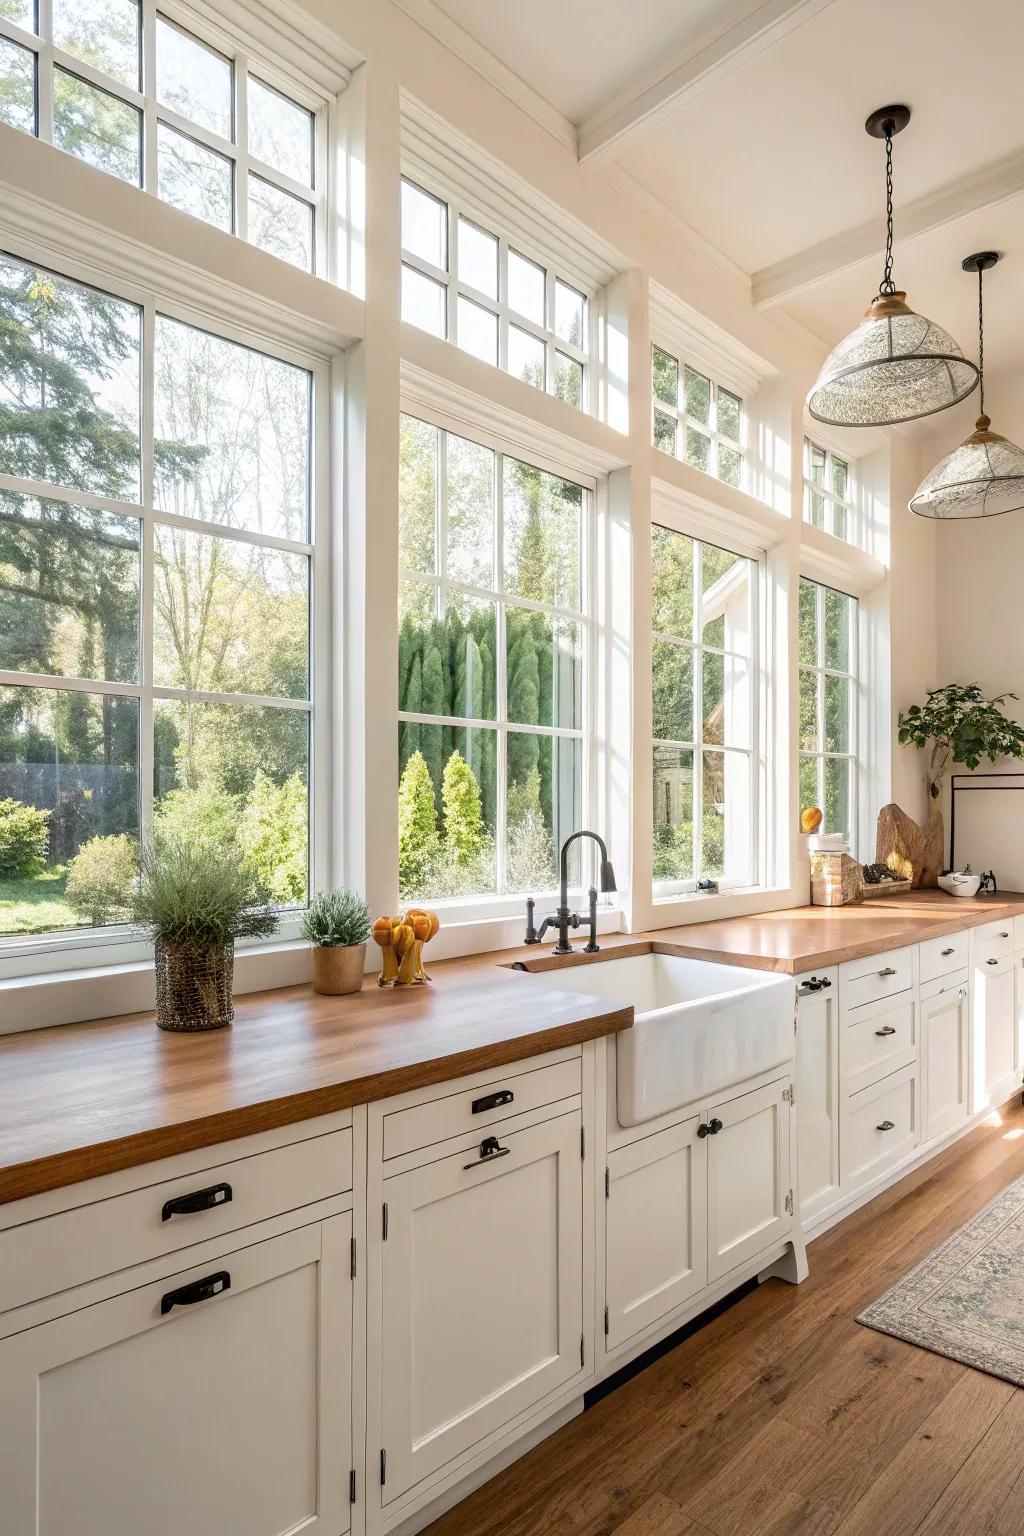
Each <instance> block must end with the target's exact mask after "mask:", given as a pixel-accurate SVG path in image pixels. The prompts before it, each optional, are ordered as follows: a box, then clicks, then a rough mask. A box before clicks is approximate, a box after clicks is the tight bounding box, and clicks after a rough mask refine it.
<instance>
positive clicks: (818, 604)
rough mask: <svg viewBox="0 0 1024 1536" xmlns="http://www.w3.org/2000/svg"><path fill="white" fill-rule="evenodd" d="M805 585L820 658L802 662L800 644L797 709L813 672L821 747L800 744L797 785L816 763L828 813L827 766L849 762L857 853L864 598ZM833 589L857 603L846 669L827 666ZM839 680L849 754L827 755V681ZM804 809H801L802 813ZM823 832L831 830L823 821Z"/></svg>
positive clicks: (820, 793) (814, 580) (849, 792)
mask: <svg viewBox="0 0 1024 1536" xmlns="http://www.w3.org/2000/svg"><path fill="white" fill-rule="evenodd" d="M800 581H801V583H803V582H805V581H806V582H810V583H811V585H812V586H813V587H814V588H815V644H816V659H815V664H814V665H813V666H811V665H810V663H809V662H804V661H801V660H800V656H799V644H798V652H797V671H798V678H797V701H798V704H797V707H798V708H799V698H800V686H799V683H800V676H801V675H803V674H804V673H813V674H814V676H815V679H816V683H815V699H816V706H815V707H816V711H817V746H816V748H815V750H814V751H813V752H812V751H809V750H805V749H804V747H803V746H799V745H798V750H799V757H798V764H797V784H798V786H799V784H800V769H801V767H802V765H803V764H804V763H805V762H808V761H813V762H814V763H815V764H816V776H817V797H818V798H817V801H816V804H817V805H818V806H820V808H821V810H822V814H823V815H824V810H825V764H826V763H827V762H846V763H847V764H848V773H849V779H848V786H847V810H848V815H849V826H850V830H849V844H850V848H851V849H852V850H853V851H854V852H856V850H857V849H858V847H859V846H860V816H861V766H862V764H861V754H860V741H861V723H862V716H863V708H864V705H863V689H862V684H861V680H860V660H861V638H862V629H863V617H862V611H861V610H862V604H861V600H860V598H859V597H858V596H857V595H856V594H855V593H853V592H844V591H843V589H842V588H841V587H837V586H834V585H831V586H830V584H829V583H828V582H826V581H819V580H818V579H817V578H816V577H813V576H804V575H801V577H800ZM827 590H831V591H833V592H838V593H839V595H840V596H841V597H845V598H846V599H847V600H848V601H849V602H851V603H852V604H853V608H852V610H851V620H850V634H849V636H848V645H849V657H850V666H849V668H848V669H846V670H844V669H843V668H841V667H829V666H827V665H826V664H825V622H824V620H825V592H826V591H827ZM828 677H837V678H842V679H845V680H846V682H847V698H848V699H849V741H850V750H849V751H848V752H827V751H826V750H825V679H826V678H828ZM802 809H804V807H803V806H801V810H802ZM822 830H823V831H829V830H830V829H829V828H828V827H827V825H826V824H825V823H824V822H823V823H822Z"/></svg>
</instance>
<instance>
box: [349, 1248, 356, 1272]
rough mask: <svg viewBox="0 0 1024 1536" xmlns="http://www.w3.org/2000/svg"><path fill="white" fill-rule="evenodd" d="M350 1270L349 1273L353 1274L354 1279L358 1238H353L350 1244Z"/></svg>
mask: <svg viewBox="0 0 1024 1536" xmlns="http://www.w3.org/2000/svg"><path fill="white" fill-rule="evenodd" d="M348 1272H349V1275H350V1276H351V1278H352V1279H353V1280H354V1279H355V1277H356V1240H355V1238H352V1240H351V1242H350V1244H349V1266H348Z"/></svg>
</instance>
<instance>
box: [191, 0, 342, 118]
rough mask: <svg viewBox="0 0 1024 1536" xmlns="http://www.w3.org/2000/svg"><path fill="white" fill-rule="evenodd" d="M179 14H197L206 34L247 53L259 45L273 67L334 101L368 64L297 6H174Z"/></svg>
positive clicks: (195, 0) (240, 2)
mask: <svg viewBox="0 0 1024 1536" xmlns="http://www.w3.org/2000/svg"><path fill="white" fill-rule="evenodd" d="M171 3H172V6H173V9H174V10H176V11H179V12H182V11H183V12H189V11H191V12H192V13H193V15H195V16H197V17H199V18H200V19H201V20H202V22H203V25H204V30H205V31H212V32H213V33H214V34H216V33H220V34H221V36H226V37H228V38H229V39H230V40H231V41H232V42H233V43H234V44H235V45H240V46H241V47H243V48H245V47H247V46H251V45H253V44H255V46H256V48H257V49H258V50H259V53H260V55H261V57H262V58H264V59H265V60H266V62H267V63H268V64H270V65H277V66H278V68H281V69H283V70H285V71H286V72H289V73H291V74H293V75H294V76H295V77H296V78H297V79H298V80H299V81H300V82H301V83H303V84H305V85H307V86H312V87H314V88H315V89H316V90H317V91H318V92H319V93H320V95H322V96H323V97H325V98H327V99H329V98H331V97H334V96H338V95H340V93H341V92H342V91H343V90H344V89H345V87H346V86H347V85H348V82H349V80H350V78H351V75H352V71H353V70H354V69H357V68H358V67H359V65H360V64H362V63H363V58H362V55H361V54H359V53H357V52H356V50H355V49H354V48H350V47H349V46H348V44H347V43H345V42H344V41H343V40H342V39H341V38H340V37H339V36H338V34H337V32H335V31H334V30H333V29H332V28H330V27H326V26H324V25H323V24H322V23H321V22H318V21H316V20H315V19H314V18H313V17H312V16H311V15H310V14H309V12H308V11H305V10H303V9H302V8H301V7H300V6H298V5H294V4H292V0H171Z"/></svg>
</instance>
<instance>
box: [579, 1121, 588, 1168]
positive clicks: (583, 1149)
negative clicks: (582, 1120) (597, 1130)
mask: <svg viewBox="0 0 1024 1536" xmlns="http://www.w3.org/2000/svg"><path fill="white" fill-rule="evenodd" d="M586 1155H587V1133H586V1131H585V1130H584V1128H583V1126H582V1125H581V1126H580V1162H581V1163H582V1162H583V1159H584V1158H585V1157H586Z"/></svg>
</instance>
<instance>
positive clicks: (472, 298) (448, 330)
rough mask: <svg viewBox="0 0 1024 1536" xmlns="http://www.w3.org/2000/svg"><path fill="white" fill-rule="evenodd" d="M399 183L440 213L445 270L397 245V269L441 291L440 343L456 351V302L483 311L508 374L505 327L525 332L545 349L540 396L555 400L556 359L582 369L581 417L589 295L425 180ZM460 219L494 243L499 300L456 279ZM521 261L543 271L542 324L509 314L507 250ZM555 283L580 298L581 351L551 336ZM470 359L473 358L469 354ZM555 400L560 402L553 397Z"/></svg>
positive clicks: (590, 333) (588, 379)
mask: <svg viewBox="0 0 1024 1536" xmlns="http://www.w3.org/2000/svg"><path fill="white" fill-rule="evenodd" d="M402 181H403V182H404V183H405V182H407V183H408V184H409V186H411V187H414V188H415V190H416V191H417V192H420V193H422V194H423V196H424V197H429V198H430V199H431V200H432V201H433V202H435V203H438V204H440V206H441V207H442V208H443V209H444V210H445V249H446V253H447V257H448V264H447V266H446V267H439V266H435V265H434V263H433V262H430V261H427V260H425V259H424V258H423V257H422V256H417V255H416V254H415V253H414V252H413V251H410V250H408V249H406V247H405V245H404V244H403V246H402V266H403V268H406V267H408V268H410V269H411V270H412V271H414V272H418V273H419V274H420V275H421V276H422V277H426V278H429V279H430V281H431V282H434V283H437V284H438V285H439V286H440V287H443V288H444V291H445V303H444V314H445V334H444V336H443V337H441V338H440V339H441V340H442V341H450V342H451V343H452V344H453V346H459V339H458V337H459V330H458V306H459V299H460V298H464V299H466V300H468V301H469V302H470V303H471V304H476V305H477V306H478V307H479V308H481V309H485V310H487V311H488V312H489V313H490V314H492V315H494V316H495V317H496V318H497V322H498V327H497V329H498V361H497V364H496V366H497V367H498V368H500V369H501V370H502V372H505V373H507V372H508V335H509V327H510V326H513V327H515V328H516V329H518V330H521V331H525V332H526V333H527V334H528V335H531V336H533V337H534V338H535V339H536V340H537V341H539V342H541V343H542V344H543V346H544V393H545V394H549V395H555V376H556V367H557V359H558V355H559V354H561V355H563V356H564V357H566V358H568V359H569V360H570V361H572V362H575V363H578V364H579V366H580V368H581V370H582V386H581V390H580V405H579V409H580V410H581V411H583V412H585V413H589V412H590V411H591V410H592V405H591V402H592V399H593V395H594V390H593V371H594V370H593V359H594V356H595V349H594V326H595V316H596V308H597V306H596V304H595V302H594V295H593V294H591V293H587V292H585V291H584V289H583V288H581V287H580V284H579V283H578V282H576V281H574V280H573V279H572V278H569V277H567V276H565V275H564V273H563V272H562V271H561V270H559V268H558V266H557V264H554V263H552V262H551V261H549V260H547V259H546V258H544V257H542V256H537V255H534V254H533V253H532V252H530V251H526V250H523V249H522V248H521V246H520V244H519V242H518V241H515V240H512V241H509V240H508V238H507V237H506V236H505V235H503V234H501V233H499V232H496V231H495V230H493V229H491V228H490V227H489V224H488V221H487V220H485V219H481V218H479V217H478V216H477V215H476V214H475V213H472V212H470V210H469V209H467V208H465V207H463V206H462V204H461V203H460V202H459V201H458V200H457V199H455V198H453V197H446V196H445V195H444V194H443V193H441V192H439V191H438V190H437V188H436V187H434V186H430V185H428V184H427V183H426V181H425V179H424V178H422V177H420V176H416V175H409V174H406V173H404V172H403V175H402ZM460 219H461V220H463V221H464V222H466V223H468V224H472V225H473V226H474V227H475V228H476V229H478V230H480V231H481V233H483V234H485V235H488V236H489V237H490V238H491V239H492V240H496V241H497V242H498V273H497V276H498V297H497V299H493V298H491V297H490V295H489V294H486V293H482V292H481V291H480V289H478V288H474V287H473V286H472V285H471V284H469V283H467V282H465V281H464V280H463V279H462V277H461V276H460V274H459V221H460ZM510 250H511V251H512V252H513V253H514V254H515V255H517V256H520V257H522V259H523V260H524V261H528V262H530V263H531V264H532V265H533V266H535V267H539V268H540V269H541V270H542V271H543V272H544V324H543V325H540V324H538V323H537V322H536V321H534V320H531V319H528V318H527V316H526V315H521V314H520V313H519V312H518V310H513V309H511V308H510V307H509V303H508V258H509V251H510ZM556 283H561V284H562V286H563V287H565V288H571V289H572V291H573V292H574V293H576V294H578V295H579V297H580V298H581V299H582V300H583V304H584V336H585V338H586V343H587V344H586V346H585V347H577V346H576V345H575V344H574V343H573V342H570V341H566V340H565V339H564V338H563V337H561V336H559V335H557V333H556V331H555V288H556ZM471 355H472V354H471ZM556 398H560V397H557V396H556Z"/></svg>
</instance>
